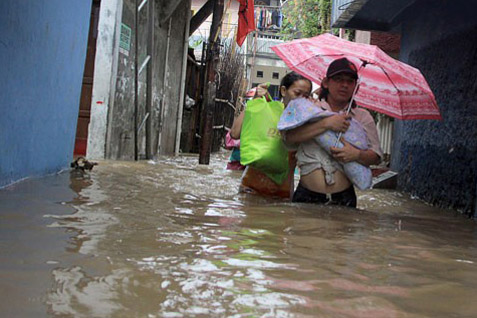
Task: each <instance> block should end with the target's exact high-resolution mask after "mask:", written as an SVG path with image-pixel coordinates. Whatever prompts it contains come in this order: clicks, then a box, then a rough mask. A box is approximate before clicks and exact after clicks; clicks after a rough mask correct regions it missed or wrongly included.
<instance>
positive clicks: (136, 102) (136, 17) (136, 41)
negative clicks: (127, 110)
mask: <svg viewBox="0 0 477 318" xmlns="http://www.w3.org/2000/svg"><path fill="white" fill-rule="evenodd" d="M134 3H135V6H134V126H133V127H134V128H133V129H134V160H137V159H138V153H139V151H138V143H139V140H138V133H137V119H138V111H139V99H138V93H139V83H138V81H139V70H138V58H139V57H138V54H139V39H138V37H139V36H138V35H139V31H138V27H139V23H138V20H139V12H138V11H139V10H138V4H139V3H138V0H136V1H135V2H134Z"/></svg>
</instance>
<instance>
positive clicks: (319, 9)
mask: <svg viewBox="0 0 477 318" xmlns="http://www.w3.org/2000/svg"><path fill="white" fill-rule="evenodd" d="M282 12H283V25H282V31H281V33H282V35H283V36H284V39H285V40H290V39H294V38H303V37H312V36H316V35H319V34H322V33H326V32H329V31H330V29H331V0H289V1H288V2H287V3H286V5H285V6H284V7H283V9H282Z"/></svg>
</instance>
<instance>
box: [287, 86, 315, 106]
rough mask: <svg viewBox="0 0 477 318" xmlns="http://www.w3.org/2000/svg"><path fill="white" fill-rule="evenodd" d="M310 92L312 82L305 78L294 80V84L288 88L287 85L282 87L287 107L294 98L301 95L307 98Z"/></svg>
mask: <svg viewBox="0 0 477 318" xmlns="http://www.w3.org/2000/svg"><path fill="white" fill-rule="evenodd" d="M310 92H311V83H310V81H307V80H304V79H301V80H298V81H295V82H293V84H292V85H291V86H290V87H288V89H287V88H286V87H285V86H281V87H280V93H281V94H282V96H283V104H284V105H285V107H286V106H287V105H288V103H289V102H290V101H291V100H292V99H295V98H299V97H305V98H306V97H308V96H309V95H310Z"/></svg>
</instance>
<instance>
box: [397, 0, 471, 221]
mask: <svg viewBox="0 0 477 318" xmlns="http://www.w3.org/2000/svg"><path fill="white" fill-rule="evenodd" d="M431 4H432V5H431ZM475 12H477V3H475V2H468V1H461V0H459V1H452V2H451V1H433V2H420V3H418V5H414V6H413V7H411V8H409V10H408V12H407V13H406V14H405V17H404V18H403V25H402V43H401V53H400V59H401V60H403V61H404V62H407V63H409V64H411V65H413V66H415V67H417V68H419V69H420V70H421V71H422V73H423V74H424V76H425V77H426V78H427V80H428V82H429V85H430V86H431V88H432V90H433V91H434V93H435V96H436V99H437V103H438V105H439V107H440V109H441V112H442V115H443V121H441V122H439V121H430V120H420V121H396V125H395V127H396V129H395V138H394V146H393V158H392V163H391V168H392V169H393V170H398V171H400V175H399V181H398V182H399V186H400V187H401V188H402V189H404V190H407V191H409V192H411V193H413V194H415V195H417V196H419V197H421V198H423V199H425V200H427V201H429V202H432V203H437V204H441V205H443V206H452V207H455V208H460V209H462V210H463V211H465V212H466V213H472V211H473V210H474V209H475V200H476V192H477V189H476V187H477V176H476V175H477V156H476V150H477V99H476V97H475V96H476V95H477V82H476V80H475V78H476V74H477V64H476V63H475V60H476V57H477V41H475V39H476V38H477V20H476V19H475V15H474V13H475ZM474 212H475V210H474Z"/></svg>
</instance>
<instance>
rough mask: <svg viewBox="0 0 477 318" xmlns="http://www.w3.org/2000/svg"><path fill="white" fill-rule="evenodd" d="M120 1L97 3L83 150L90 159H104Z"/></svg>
mask: <svg viewBox="0 0 477 318" xmlns="http://www.w3.org/2000/svg"><path fill="white" fill-rule="evenodd" d="M122 2H123V1H122V0H107V1H102V2H101V7H100V16H99V21H98V37H97V42H96V55H95V62H94V65H95V69H94V79H93V83H94V85H93V93H92V94H93V96H92V102H91V120H90V124H89V130H88V132H89V134H88V147H87V153H86V154H87V157H88V158H90V159H104V158H105V153H106V148H107V146H108V143H107V142H106V140H107V129H108V113H109V112H110V110H112V109H113V107H114V98H113V97H114V92H115V85H116V73H117V68H118V50H119V32H120V27H121V23H120V21H121V14H122Z"/></svg>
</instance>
